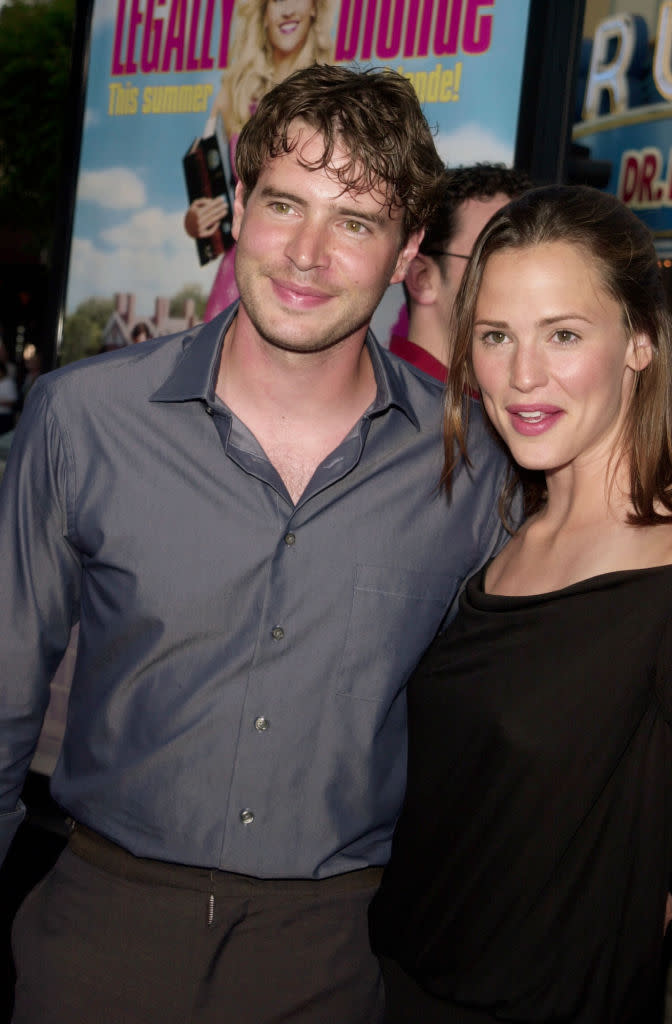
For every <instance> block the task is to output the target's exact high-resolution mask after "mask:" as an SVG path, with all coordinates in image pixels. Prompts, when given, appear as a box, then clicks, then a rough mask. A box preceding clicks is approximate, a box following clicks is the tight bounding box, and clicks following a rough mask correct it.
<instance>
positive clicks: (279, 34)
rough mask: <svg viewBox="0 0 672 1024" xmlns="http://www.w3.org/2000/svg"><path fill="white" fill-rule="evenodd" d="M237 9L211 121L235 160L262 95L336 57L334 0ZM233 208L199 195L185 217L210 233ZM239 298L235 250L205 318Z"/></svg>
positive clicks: (199, 234)
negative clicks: (221, 127) (219, 122)
mask: <svg viewBox="0 0 672 1024" xmlns="http://www.w3.org/2000/svg"><path fill="white" fill-rule="evenodd" d="M236 14H237V24H236V31H235V35H234V43H233V47H232V50H233V52H234V53H235V54H236V55H237V56H236V57H235V58H234V60H233V61H232V63H231V65H230V66H229V67H228V68H227V69H226V71H225V72H224V73H223V75H222V83H221V87H220V89H219V92H218V93H217V96H216V97H215V100H214V103H213V106H212V111H211V113H210V118H209V121H208V124H209V125H213V124H214V122H215V120H216V118H217V115H220V116H221V118H222V123H223V125H224V129H225V131H226V135H227V137H228V139H229V145H230V150H231V161H232V164H233V163H234V156H235V149H236V143H237V141H238V135H239V134H240V130H241V128H242V127H243V125H244V124H245V122H246V121H247V120H248V118H249V117H250V115H251V114H253V113H254V111H255V110H256V108H257V104H258V103H259V100H260V99H261V98H262V96H264V95H265V94H266V93H267V92H268V91H269V90H270V89H272V88H273V86H274V85H277V83H278V82H281V81H282V80H283V79H284V78H286V77H287V76H288V75H290V74H291V73H292V72H293V71H297V70H298V69H299V68H302V67H308V66H309V65H310V64H313V63H318V64H324V63H331V62H332V61H333V42H332V38H331V15H332V9H331V0H242V2H241V3H239V4H237V5H236ZM206 131H207V129H206ZM227 209H228V208H227V203H226V200H225V199H224V198H222V197H221V196H218V197H216V198H213V199H206V198H203V199H196V200H195V201H194V202H192V203H191V205H190V206H189V209H188V210H187V213H186V216H185V218H184V226H185V229H186V231H187V234H188V235H190V236H191V237H192V238H205V237H209V236H210V235H212V234H213V233H214V232H215V230H216V229H217V225H218V224H219V222H220V221H221V219H222V218H223V217H225V216H226V214H227ZM237 297H238V290H237V288H236V283H235V279H234V276H233V249H229V250H228V251H227V252H225V253H224V255H223V256H222V258H221V260H220V263H219V267H218V269H217V275H216V277H215V280H214V282H213V285H212V290H211V292H210V297H209V299H208V303H207V306H206V310H205V317H204V319H205V320H206V321H207V320H211V319H212V318H213V317H214V316H216V315H217V314H218V313H221V312H222V310H223V309H226V307H227V306H229V305H230V304H231V303H232V302H233V301H234V300H235V299H236V298H237Z"/></svg>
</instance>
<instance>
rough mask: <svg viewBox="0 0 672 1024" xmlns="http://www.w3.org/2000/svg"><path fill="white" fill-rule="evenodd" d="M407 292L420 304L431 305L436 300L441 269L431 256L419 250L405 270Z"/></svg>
mask: <svg viewBox="0 0 672 1024" xmlns="http://www.w3.org/2000/svg"><path fill="white" fill-rule="evenodd" d="M405 283H406V287H407V288H408V293H409V295H410V296H411V298H412V299H413V301H414V302H417V303H419V305H421V306H432V305H434V303H435V302H436V300H437V298H438V294H439V288H440V285H441V270H440V268H439V265H438V264H437V262H436V261H435V260H433V259H432V257H431V256H425V254H424V253H422V252H419V253H418V255H417V256H416V257H415V259H413V260H411V263H410V265H409V267H408V270H407V271H406V279H405Z"/></svg>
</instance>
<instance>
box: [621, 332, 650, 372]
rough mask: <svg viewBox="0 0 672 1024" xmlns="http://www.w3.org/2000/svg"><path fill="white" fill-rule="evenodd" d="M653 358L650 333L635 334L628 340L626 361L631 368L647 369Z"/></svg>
mask: <svg viewBox="0 0 672 1024" xmlns="http://www.w3.org/2000/svg"><path fill="white" fill-rule="evenodd" d="M652 359H653V345H652V344H651V339H650V338H649V336H648V334H643V333H642V334H633V336H632V337H631V338H630V341H629V342H628V350H627V355H626V363H627V365H628V366H629V367H630V369H631V370H635V371H636V372H639V371H640V370H645V369H646V367H647V366H648V365H649V363H650V362H651V360H652Z"/></svg>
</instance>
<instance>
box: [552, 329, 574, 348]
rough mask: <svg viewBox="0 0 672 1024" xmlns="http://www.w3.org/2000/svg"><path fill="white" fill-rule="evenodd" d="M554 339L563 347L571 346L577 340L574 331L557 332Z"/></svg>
mask: <svg viewBox="0 0 672 1024" xmlns="http://www.w3.org/2000/svg"><path fill="white" fill-rule="evenodd" d="M553 337H554V338H555V339H556V341H559V342H560V344H561V345H571V344H572V343H573V342H575V341H576V340H577V337H576V335H575V334H574V331H567V330H560V331H556V332H555V334H554V335H553Z"/></svg>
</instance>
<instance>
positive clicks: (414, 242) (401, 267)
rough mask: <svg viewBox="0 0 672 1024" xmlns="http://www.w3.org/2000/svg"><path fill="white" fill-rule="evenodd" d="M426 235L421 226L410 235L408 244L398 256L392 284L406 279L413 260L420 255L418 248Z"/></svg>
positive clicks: (391, 280)
mask: <svg viewBox="0 0 672 1024" xmlns="http://www.w3.org/2000/svg"><path fill="white" fill-rule="evenodd" d="M424 237H425V229H424V228H420V230H419V231H414V232H413V233H412V234H411V235H409V236H408V239H407V241H406V244H405V245H404V247H403V249H402V250H401V252H400V253H399V255H398V256H397V262H396V264H395V267H394V272H393V274H392V277H391V278H390V284H399V282H400V281H403V280H404V279H405V277H406V273H407V271H408V268H409V266H410V265H411V262H412V261H413V260H414V259H415V257H416V256H417V255H418V249H419V248H420V243H421V242H422V240H423V238H424Z"/></svg>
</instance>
